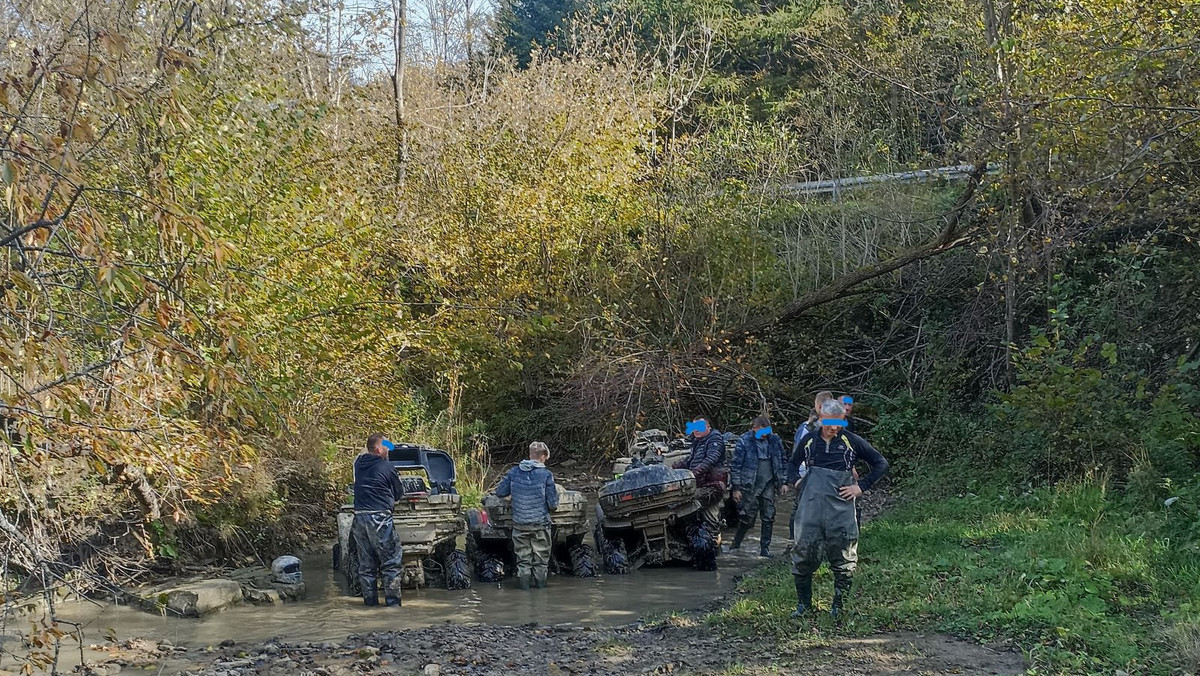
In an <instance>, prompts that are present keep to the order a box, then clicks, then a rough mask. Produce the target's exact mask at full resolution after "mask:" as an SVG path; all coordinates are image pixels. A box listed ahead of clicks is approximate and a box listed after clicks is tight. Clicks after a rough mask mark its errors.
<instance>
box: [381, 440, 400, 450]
mask: <svg viewBox="0 0 1200 676" xmlns="http://www.w3.org/2000/svg"><path fill="white" fill-rule="evenodd" d="M381 443H382V444H383V447H384V448H385V449H387V450H388V451H389V452H391V451H394V450H396V444H393V443H392V442H390V441H388V440H387V439H384V440H383V441H382V442H381Z"/></svg>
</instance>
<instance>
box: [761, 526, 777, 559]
mask: <svg viewBox="0 0 1200 676" xmlns="http://www.w3.org/2000/svg"><path fill="white" fill-rule="evenodd" d="M774 529H775V522H774V521H763V522H762V530H760V531H759V542H760V547H759V550H758V555H759V556H761V557H763V558H767V559H769V558H771V531H772V530H774Z"/></svg>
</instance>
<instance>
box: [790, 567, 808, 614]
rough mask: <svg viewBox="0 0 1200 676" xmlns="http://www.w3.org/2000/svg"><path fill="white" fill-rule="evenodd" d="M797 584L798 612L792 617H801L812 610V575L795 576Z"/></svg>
mask: <svg viewBox="0 0 1200 676" xmlns="http://www.w3.org/2000/svg"><path fill="white" fill-rule="evenodd" d="M792 578H793V579H794V580H795V582H796V610H795V612H793V613H792V617H800V616H802V615H804V613H807V612H808V609H809V608H812V575H793V576H792Z"/></svg>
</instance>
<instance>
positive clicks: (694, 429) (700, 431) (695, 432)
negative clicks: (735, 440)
mask: <svg viewBox="0 0 1200 676" xmlns="http://www.w3.org/2000/svg"><path fill="white" fill-rule="evenodd" d="M711 431H712V429H711V428H710V427H709V426H708V421H707V420H705V419H704V418H700V419H698V420H693V421H692V422H690V423H688V424H687V432H688V434H691V435H692V436H693V437H695V438H696V439H703V438H704V437H707V436H708V433H709V432H711Z"/></svg>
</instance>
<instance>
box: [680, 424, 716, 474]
mask: <svg viewBox="0 0 1200 676" xmlns="http://www.w3.org/2000/svg"><path fill="white" fill-rule="evenodd" d="M723 464H725V435H724V434H721V432H720V430H715V429H714V430H710V431H709V433H708V434H706V435H704V436H703V437H702V438H699V439H697V438H696V437H695V436H692V454H691V455H689V456H688V457H687V460H686V461H685V462H684V467H687V468H688V469H690V470H692V473H693V474H695V475H696V476H697V477H699V476H700V475H702V474H707V473H709V472H710V471H712V470H713V469H714V468H716V467H720V466H721V465H723Z"/></svg>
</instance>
